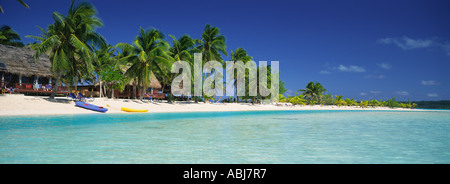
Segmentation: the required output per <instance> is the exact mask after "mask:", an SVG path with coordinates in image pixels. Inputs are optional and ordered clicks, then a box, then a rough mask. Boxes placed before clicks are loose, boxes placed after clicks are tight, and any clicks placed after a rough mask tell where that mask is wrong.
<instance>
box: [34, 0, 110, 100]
mask: <svg viewBox="0 0 450 184" xmlns="http://www.w3.org/2000/svg"><path fill="white" fill-rule="evenodd" d="M96 14H97V11H96V10H95V8H94V6H93V5H92V4H90V3H88V2H83V3H80V4H79V5H77V6H75V7H74V1H72V4H71V5H70V9H69V12H68V15H67V16H64V15H62V14H60V13H59V12H54V13H53V19H54V21H55V22H54V23H53V24H52V25H50V26H49V27H48V28H47V30H43V29H41V31H42V35H41V36H29V37H33V38H36V39H37V40H38V41H41V43H39V44H37V45H35V46H33V48H34V49H36V52H35V54H34V59H35V61H37V60H38V58H39V56H41V55H42V54H44V53H45V54H47V55H48V56H49V59H50V61H51V63H52V66H51V70H52V73H53V75H54V76H55V77H56V84H55V86H54V88H53V92H52V94H51V95H50V98H51V99H53V98H54V97H55V95H56V91H57V88H58V87H59V85H60V84H61V80H64V81H67V82H68V83H72V84H73V83H75V85H76V84H77V83H78V81H79V80H82V79H83V78H86V77H88V76H90V75H92V74H93V70H94V68H93V65H92V60H93V55H94V54H93V49H92V48H91V47H90V46H89V44H92V45H96V46H99V45H102V44H105V40H104V38H103V37H102V36H101V35H99V34H97V33H96V32H95V29H96V28H97V27H100V26H102V25H103V23H102V22H101V20H100V19H99V18H97V17H96V16H95V15H96ZM74 78H76V80H73V79H74Z"/></svg>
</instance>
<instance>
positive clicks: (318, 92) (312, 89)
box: [298, 81, 327, 103]
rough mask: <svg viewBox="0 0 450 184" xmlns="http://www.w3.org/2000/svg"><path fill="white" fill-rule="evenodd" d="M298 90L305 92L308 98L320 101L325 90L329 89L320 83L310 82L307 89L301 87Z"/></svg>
mask: <svg viewBox="0 0 450 184" xmlns="http://www.w3.org/2000/svg"><path fill="white" fill-rule="evenodd" d="M298 91H301V92H303V93H302V95H304V96H305V97H307V98H308V100H314V101H317V102H319V103H320V100H321V97H322V94H323V92H326V91H327V90H326V89H325V88H324V87H323V86H322V84H320V83H318V82H317V83H315V82H312V81H311V82H309V83H308V84H307V85H306V88H305V89H299V90H298Z"/></svg>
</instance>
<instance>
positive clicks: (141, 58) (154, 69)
mask: <svg viewBox="0 0 450 184" xmlns="http://www.w3.org/2000/svg"><path fill="white" fill-rule="evenodd" d="M133 44H134V45H133V46H134V53H135V55H133V56H131V57H129V58H128V60H129V61H131V62H132V63H133V65H131V67H130V68H129V69H128V70H127V72H126V75H127V76H130V77H133V78H136V79H137V83H138V85H139V86H140V87H143V89H142V91H141V95H140V99H141V100H142V99H143V97H144V93H145V90H146V88H147V87H148V86H149V85H150V80H151V79H150V76H151V73H154V74H155V75H159V76H161V75H162V74H164V73H166V72H170V68H171V64H172V62H171V61H172V60H173V58H171V57H170V56H169V53H168V52H167V50H168V47H169V44H168V43H167V42H166V41H164V34H163V33H162V32H161V31H159V30H157V29H148V30H144V29H142V28H141V29H140V31H139V35H138V36H136V39H135V41H134V42H133Z"/></svg>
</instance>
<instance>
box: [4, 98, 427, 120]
mask: <svg viewBox="0 0 450 184" xmlns="http://www.w3.org/2000/svg"><path fill="white" fill-rule="evenodd" d="M55 99H56V101H50V100H49V97H48V96H25V95H20V94H6V95H0V116H26V115H75V114H103V113H99V112H95V111H91V110H87V109H84V108H80V107H76V106H75V103H74V102H73V101H72V100H71V99H70V98H66V97H56V98H55ZM87 103H90V104H94V105H97V106H103V107H105V108H107V109H108V111H107V112H106V114H110V113H114V114H118V113H122V114H134V113H130V112H124V111H121V110H120V109H121V108H122V107H127V108H133V109H149V111H148V112H146V113H172V112H173V113H176V112H228V111H290V110H360V111H367V110H383V111H433V110H432V109H404V108H395V109H391V108H388V107H369V108H364V109H362V108H360V107H354V106H343V107H337V106H335V105H333V106H330V105H324V106H320V105H314V106H310V105H304V106H299V105H296V106H285V105H284V104H285V103H282V104H283V106H276V105H271V104H267V105H259V104H256V105H251V104H248V103H224V104H210V103H204V102H199V103H195V102H187V101H177V102H176V103H167V102H166V101H163V102H151V101H149V102H147V101H144V102H142V101H140V100H132V99H107V98H95V100H94V101H92V102H90V101H87ZM138 114H142V113H138Z"/></svg>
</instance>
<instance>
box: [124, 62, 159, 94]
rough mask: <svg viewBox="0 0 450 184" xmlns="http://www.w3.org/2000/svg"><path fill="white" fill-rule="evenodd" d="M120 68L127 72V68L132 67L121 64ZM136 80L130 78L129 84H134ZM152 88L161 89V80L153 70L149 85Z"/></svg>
mask: <svg viewBox="0 0 450 184" xmlns="http://www.w3.org/2000/svg"><path fill="white" fill-rule="evenodd" d="M119 67H120V69H121V70H122V72H123V73H126V72H127V70H128V69H129V68H130V66H126V65H121V66H119ZM133 83H134V80H133V79H132V80H130V83H128V85H130V86H131V85H133ZM148 87H150V88H154V89H161V88H162V86H161V83H160V82H159V80H158V79H157V78H156V76H155V74H154V73H153V72H151V74H150V85H149V86H148Z"/></svg>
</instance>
